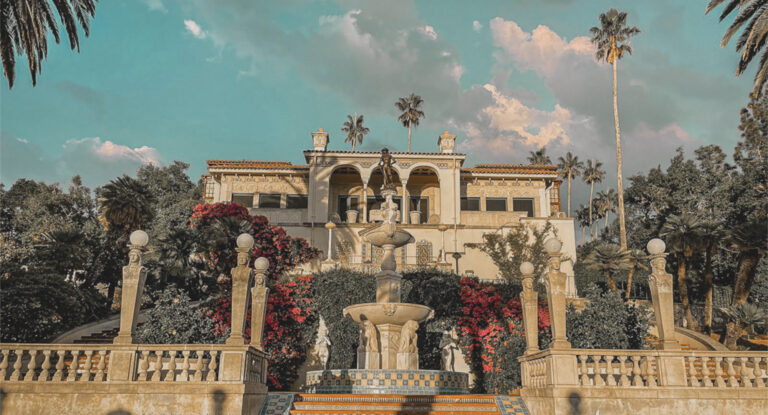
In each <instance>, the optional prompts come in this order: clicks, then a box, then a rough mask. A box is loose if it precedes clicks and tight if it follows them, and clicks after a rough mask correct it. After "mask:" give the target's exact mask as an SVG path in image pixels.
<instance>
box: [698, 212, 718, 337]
mask: <svg viewBox="0 0 768 415" xmlns="http://www.w3.org/2000/svg"><path fill="white" fill-rule="evenodd" d="M700 234H701V240H702V247H703V248H704V291H705V296H704V332H705V333H707V334H712V293H713V288H714V285H713V284H714V282H713V280H714V274H713V272H712V257H713V256H714V255H715V254H716V253H717V250H718V248H719V247H720V240H722V239H723V236H724V234H723V228H722V225H721V223H720V222H718V221H715V220H708V221H704V222H702V224H701V230H700Z"/></svg>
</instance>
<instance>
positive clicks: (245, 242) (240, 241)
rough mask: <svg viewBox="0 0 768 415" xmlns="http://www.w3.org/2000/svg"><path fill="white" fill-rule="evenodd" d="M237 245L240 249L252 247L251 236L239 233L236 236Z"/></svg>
mask: <svg viewBox="0 0 768 415" xmlns="http://www.w3.org/2000/svg"><path fill="white" fill-rule="evenodd" d="M237 247H238V248H241V249H251V248H253V236H251V235H249V234H247V233H241V234H240V236H238V237H237Z"/></svg>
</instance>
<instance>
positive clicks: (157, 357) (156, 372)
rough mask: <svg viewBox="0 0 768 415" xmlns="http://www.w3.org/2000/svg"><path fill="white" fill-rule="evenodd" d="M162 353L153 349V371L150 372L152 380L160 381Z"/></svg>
mask: <svg viewBox="0 0 768 415" xmlns="http://www.w3.org/2000/svg"><path fill="white" fill-rule="evenodd" d="M163 354H164V352H163V351H162V350H157V351H155V366H154V373H152V382H159V381H160V372H162V370H163Z"/></svg>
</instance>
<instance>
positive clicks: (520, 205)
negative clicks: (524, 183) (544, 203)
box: [512, 197, 534, 218]
mask: <svg viewBox="0 0 768 415" xmlns="http://www.w3.org/2000/svg"><path fill="white" fill-rule="evenodd" d="M512 210H513V211H515V212H526V213H528V217H529V218H532V217H534V214H533V213H534V212H533V199H529V198H517V197H516V198H514V199H512Z"/></svg>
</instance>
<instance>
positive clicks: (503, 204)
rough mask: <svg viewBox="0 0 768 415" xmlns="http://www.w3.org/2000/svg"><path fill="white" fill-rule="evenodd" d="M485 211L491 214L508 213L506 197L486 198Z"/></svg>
mask: <svg viewBox="0 0 768 415" xmlns="http://www.w3.org/2000/svg"><path fill="white" fill-rule="evenodd" d="M485 210H487V211H489V212H506V211H507V198H506V197H486V198H485Z"/></svg>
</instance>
